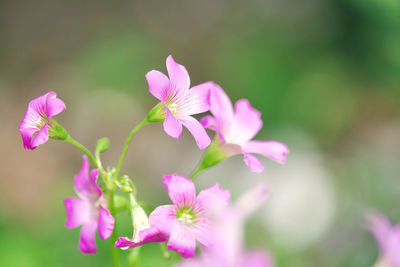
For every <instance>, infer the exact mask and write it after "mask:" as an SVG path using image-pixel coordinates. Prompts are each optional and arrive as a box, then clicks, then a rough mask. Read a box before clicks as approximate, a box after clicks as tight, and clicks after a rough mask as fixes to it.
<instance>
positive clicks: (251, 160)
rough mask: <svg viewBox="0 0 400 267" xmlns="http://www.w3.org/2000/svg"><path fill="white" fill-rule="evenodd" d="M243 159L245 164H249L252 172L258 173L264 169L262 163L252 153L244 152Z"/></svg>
mask: <svg viewBox="0 0 400 267" xmlns="http://www.w3.org/2000/svg"><path fill="white" fill-rule="evenodd" d="M243 160H244V162H245V163H246V165H247V166H249V168H250V170H251V171H252V172H257V173H260V172H262V171H263V170H264V165H263V164H262V163H261V161H260V160H259V159H258V158H257V157H255V156H253V155H252V154H249V153H247V154H244V158H243Z"/></svg>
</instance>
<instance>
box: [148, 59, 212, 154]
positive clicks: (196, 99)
mask: <svg viewBox="0 0 400 267" xmlns="http://www.w3.org/2000/svg"><path fill="white" fill-rule="evenodd" d="M167 70H168V75H169V78H168V77H167V76H166V75H164V74H163V73H161V72H159V71H157V70H152V71H150V72H148V73H147V74H146V79H147V83H148V84H149V91H150V93H151V94H152V95H153V96H154V97H156V98H157V99H158V100H160V101H161V103H162V104H161V105H158V106H156V108H155V109H153V110H152V112H151V114H149V116H148V119H149V120H150V121H164V130H165V132H166V133H167V134H168V135H169V136H171V137H173V138H176V139H179V137H180V136H181V133H182V125H183V126H185V127H186V128H187V129H188V130H189V131H190V133H191V134H192V135H193V137H194V139H195V140H196V143H197V145H198V146H199V148H200V149H204V148H206V147H207V146H208V145H209V144H210V142H211V141H210V138H209V137H208V135H207V132H206V131H205V129H204V128H203V126H202V125H201V124H200V123H199V122H198V121H197V120H196V119H195V118H193V117H192V116H191V115H194V114H198V113H203V112H206V111H208V109H209V94H210V88H211V83H210V82H206V83H202V84H199V85H196V86H194V87H192V88H191V89H189V87H190V78H189V74H188V72H187V71H186V68H185V67H184V66H182V65H180V64H178V63H176V62H175V60H174V59H173V57H172V56H171V55H170V56H168V58H167Z"/></svg>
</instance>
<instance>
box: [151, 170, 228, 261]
mask: <svg viewBox="0 0 400 267" xmlns="http://www.w3.org/2000/svg"><path fill="white" fill-rule="evenodd" d="M163 181H164V185H165V187H166V188H167V190H168V194H169V196H170V198H171V200H172V202H173V203H174V205H164V206H160V207H157V208H156V209H155V210H154V211H153V212H152V213H151V214H150V224H151V225H153V226H154V227H156V228H157V229H159V230H160V232H161V233H162V234H164V235H165V236H168V237H169V241H168V245H167V249H170V250H174V251H176V252H178V253H180V254H181V255H182V257H184V258H190V257H193V256H194V255H195V250H196V240H197V241H199V242H200V243H201V244H203V245H204V246H210V245H212V242H213V237H212V235H211V233H210V221H209V214H210V211H211V210H213V209H214V208H215V207H216V206H224V205H226V204H227V203H228V201H229V198H230V194H229V191H228V190H222V189H221V187H220V185H219V184H218V183H216V184H215V185H213V186H211V187H210V188H207V189H205V190H202V191H201V192H200V193H199V195H198V196H197V197H196V192H195V188H194V184H193V182H192V180H190V179H189V178H186V177H182V176H179V175H176V174H173V175H170V176H164V179H163Z"/></svg>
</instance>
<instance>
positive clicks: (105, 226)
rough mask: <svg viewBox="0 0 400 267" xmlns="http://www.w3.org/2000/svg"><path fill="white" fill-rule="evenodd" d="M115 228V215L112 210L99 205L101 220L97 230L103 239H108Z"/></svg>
mask: <svg viewBox="0 0 400 267" xmlns="http://www.w3.org/2000/svg"><path fill="white" fill-rule="evenodd" d="M113 229H114V217H113V216H112V215H111V213H110V211H109V210H108V209H106V208H103V206H101V205H99V221H98V228H97V231H98V233H99V236H100V238H101V239H103V240H106V239H107V238H109V237H110V236H111V234H112V232H113Z"/></svg>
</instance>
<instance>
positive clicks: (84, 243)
mask: <svg viewBox="0 0 400 267" xmlns="http://www.w3.org/2000/svg"><path fill="white" fill-rule="evenodd" d="M96 229H97V222H96V221H91V222H89V223H87V224H85V225H83V227H82V229H81V233H80V236H79V249H80V250H81V251H82V252H83V253H84V254H95V253H96V252H97V247H96V242H95V237H96Z"/></svg>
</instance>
